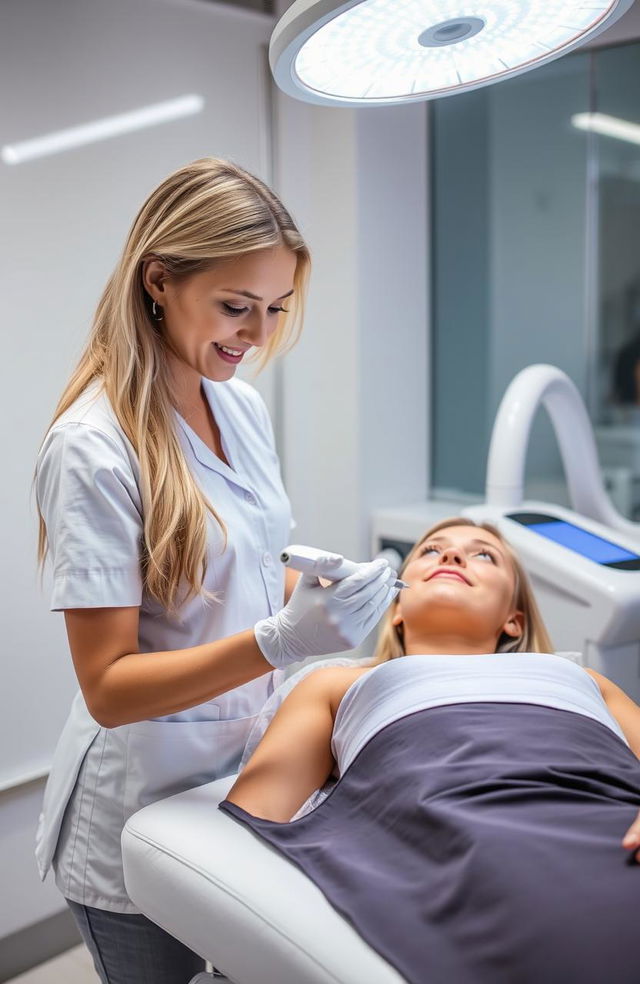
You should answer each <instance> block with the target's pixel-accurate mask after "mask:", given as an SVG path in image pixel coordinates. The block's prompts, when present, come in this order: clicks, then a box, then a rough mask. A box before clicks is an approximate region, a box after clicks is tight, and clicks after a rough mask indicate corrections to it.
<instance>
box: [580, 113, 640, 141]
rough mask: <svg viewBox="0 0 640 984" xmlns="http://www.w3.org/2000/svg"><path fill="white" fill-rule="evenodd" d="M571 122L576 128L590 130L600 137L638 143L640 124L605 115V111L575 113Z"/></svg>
mask: <svg viewBox="0 0 640 984" xmlns="http://www.w3.org/2000/svg"><path fill="white" fill-rule="evenodd" d="M571 122H572V124H573V125H574V126H575V127H576V128H577V129H578V130H591V131H592V132H593V133H598V134H599V135H600V136H601V137H614V138H615V139H616V140H626V141H627V142H628V143H634V144H640V124H638V123H631V122H630V121H629V120H621V119H618V117H617V116H607V114H606V113H576V114H575V115H574V116H572V117H571Z"/></svg>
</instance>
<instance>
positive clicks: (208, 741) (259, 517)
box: [36, 379, 294, 913]
mask: <svg viewBox="0 0 640 984" xmlns="http://www.w3.org/2000/svg"><path fill="white" fill-rule="evenodd" d="M202 382H203V389H204V392H205V394H206V397H207V399H208V400H209V403H210V405H211V408H212V411H213V415H214V417H215V420H216V422H217V424H218V426H219V428H220V436H221V441H222V447H223V450H224V453H225V455H226V457H227V460H228V461H229V465H230V467H229V466H228V465H227V464H225V463H224V462H223V461H222V460H221V459H220V458H218V457H217V456H216V455H215V454H214V453H213V452H212V451H211V450H210V449H209V448H208V447H207V445H206V444H205V443H204V442H203V441H202V440H201V439H200V438H199V437H198V436H197V434H196V433H195V432H194V431H193V430H192V429H191V428H190V427H189V426H188V424H187V423H186V422H185V421H184V420H183V419H182V417H180V415H179V414H177V413H175V419H176V422H177V425H178V426H177V427H176V432H177V435H178V439H179V441H180V444H181V446H182V448H183V450H184V454H185V456H186V460H187V463H188V466H189V468H190V469H191V471H192V473H193V474H194V476H195V478H196V481H197V482H198V483H199V484H200V486H201V488H202V490H203V491H204V493H205V495H206V496H207V497H208V499H209V501H210V502H211V503H212V505H213V507H214V509H215V510H216V512H217V513H218V514H219V515H220V516H221V518H222V519H223V521H224V523H225V525H226V527H227V535H228V542H227V546H226V549H225V550H224V551H223V549H222V548H223V535H222V532H221V530H220V527H219V525H218V524H217V523H216V522H215V520H214V519H213V517H211V516H208V531H209V540H208V548H207V551H208V557H207V559H208V568H207V574H206V577H205V581H204V586H205V588H207V589H208V590H209V591H215V592H218V593H219V598H220V601H219V602H218V603H217V602H207V601H205V600H203V599H202V597H201V596H198V597H196V598H192V599H191V600H190V601H189V602H188V603H187V604H186V605H185V606H183V607H182V609H181V611H180V619H179V620H176V619H170V618H169V617H168V616H167V614H166V612H165V610H164V609H163V608H162V606H160V605H159V604H158V603H157V602H156V601H155V600H154V599H152V598H150V597H149V595H148V594H147V592H146V591H145V590H144V589H143V585H142V580H141V572H140V563H139V544H140V540H141V535H142V528H143V527H142V504H141V496H140V484H139V474H140V472H139V464H138V459H137V456H136V454H135V452H134V450H133V447H132V446H131V444H130V442H129V441H128V439H127V438H126V436H125V434H124V432H123V430H122V428H121V427H120V425H119V423H118V421H117V419H116V416H115V414H114V412H113V409H112V407H111V405H110V403H109V401H108V399H107V397H106V395H105V393H104V392H101V391H100V387H99V384H98V383H97V382H94V383H92V384H91V386H90V387H88V389H87V390H86V391H85V393H83V394H82V395H81V396H80V397H79V398H78V400H76V402H75V403H74V405H73V406H72V407H70V408H69V409H68V410H67V411H66V412H65V413H64V414H63V415H62V416H61V417H60V418H59V419H58V420H57V421H56V422H55V425H54V426H53V427H52V428H51V430H50V431H49V433H48V434H47V437H46V439H45V441H44V444H43V446H42V448H41V451H40V454H39V456H38V464H37V483H36V488H37V497H38V503H39V506H40V508H41V510H42V513H43V516H44V519H45V522H46V525H47V533H48V537H49V544H50V550H51V557H52V563H53V581H54V584H53V597H52V600H51V610H52V611H61V610H63V609H65V608H95V607H121V606H140V627H139V648H140V652H143V653H144V652H159V651H166V650H175V649H186V648H189V647H191V646H198V645H201V644H203V643H208V642H214V641H215V640H217V639H223V638H225V637H226V636H230V635H233V634H234V633H237V632H242V631H243V630H245V629H248V628H252V627H253V625H254V624H255V623H256V621H258V620H259V619H261V618H265V617H267V616H268V615H272V614H274V613H275V612H277V611H278V610H279V609H280V608H281V607H282V605H283V603H284V568H283V566H282V565H281V564H280V563H279V562H278V555H279V553H280V551H281V550H282V548H283V547H284V546H285V545H286V543H287V542H288V540H289V533H290V530H291V527H292V526H293V525H294V524H293V522H292V520H291V506H290V503H289V500H288V498H287V495H286V493H285V490H284V487H283V485H282V479H281V476H280V466H279V462H278V456H277V453H276V450H275V444H274V437H273V430H272V427H271V422H270V420H269V414H268V411H267V409H266V406H265V404H264V402H263V400H262V398H261V397H260V395H259V394H258V392H257V391H256V390H255V389H254V388H253V387H251V386H249V385H248V384H247V383H245V382H243V381H241V380H238V379H231V380H229V381H227V382H211V381H210V380H207V379H203V381H202ZM272 692H273V674H272V673H267V674H265V675H264V676H261V677H259V678H258V679H256V680H252V681H251V682H249V683H247V684H245V685H244V686H241V687H238V688H237V689H235V690H232V691H230V692H229V693H226V694H222V695H220V696H219V697H216V698H215V699H214V700H211V701H207V702H205V703H203V704H199V705H197V706H196V707H192V708H190V709H189V710H186V711H181V712H180V713H177V714H169V715H167V716H165V717H159V718H153V719H151V720H148V721H140V722H137V723H135V724H127V725H122V726H120V727H116V728H111V729H109V728H103V727H101V726H100V725H99V724H98V723H97V722H96V721H94V719H93V718H92V717H91V715H90V714H89V712H88V710H87V707H86V705H85V702H84V700H83V697H82V694H81V693H80V692H78V694H77V695H76V697H75V699H74V701H73V704H72V707H71V712H70V715H69V718H68V720H67V723H66V725H65V727H64V730H63V732H62V735H61V737H60V740H59V742H58V745H57V748H56V752H55V756H54V761H53V766H52V770H51V774H50V776H49V780H48V782H47V787H46V790H45V796H44V803H43V810H42V813H41V815H40V820H39V824H38V832H37V838H36V841H37V843H36V858H37V861H38V869H39V872H40V877H41V878H42V879H44V878H45V876H46V874H47V871H48V870H49V868H50V866H51V865H52V864H53V867H54V870H55V874H56V884H57V886H58V888H59V889H60V891H61V892H62V893H63V895H65V896H66V897H67V898H69V899H72V900H73V901H75V902H79V903H81V904H84V905H90V906H95V907H97V908H100V909H109V910H111V911H113V912H128V913H136V912H138V911H139V910H138V909H137V908H136V907H135V906H134V905H133V903H132V902H131V901H130V900H129V898H128V896H127V893H126V890H125V885H124V880H123V874H122V859H121V851H120V835H121V832H122V828H123V826H124V823H125V821H126V820H127V819H128V817H129V816H130V815H131V814H132V813H134V812H135V811H136V810H139V809H140V808H141V807H143V806H146V805H147V804H148V803H152V802H154V801H155V800H159V799H162V798H164V797H166V796H170V795H172V794H173V793H176V792H181V791H183V790H184V789H188V788H190V787H193V786H197V785H200V784H201V783H205V782H210V781H211V780H213V779H217V778H220V777H222V776H225V775H230V774H232V773H233V772H234V771H236V770H237V768H238V765H239V762H240V758H241V755H242V751H243V748H244V744H245V741H246V739H247V736H248V734H249V732H250V730H251V727H252V725H253V723H254V721H255V719H256V716H257V714H258V712H259V710H260V708H261V707H262V705H263V704H264V702H265V700H266V699H267V698H268V697H269V696H270V694H271V693H272Z"/></svg>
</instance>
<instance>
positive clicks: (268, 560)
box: [262, 552, 271, 567]
mask: <svg viewBox="0 0 640 984" xmlns="http://www.w3.org/2000/svg"><path fill="white" fill-rule="evenodd" d="M262 563H263V565H264V566H265V567H270V566H271V554H270V553H266V552H265V553H263V555H262Z"/></svg>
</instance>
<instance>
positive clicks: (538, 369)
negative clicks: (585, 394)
mask: <svg viewBox="0 0 640 984" xmlns="http://www.w3.org/2000/svg"><path fill="white" fill-rule="evenodd" d="M541 404H544V406H545V408H546V410H547V412H548V414H549V417H550V418H551V423H552V424H553V429H554V432H555V435H556V438H557V441H558V445H559V447H560V455H561V458H562V463H563V466H564V471H565V475H566V479H567V485H568V488H569V498H570V500H571V505H572V508H573V509H574V510H575V511H576V512H577V513H580V514H581V515H583V516H587V517H589V518H591V519H595V520H596V521H597V522H600V523H603V524H605V525H606V526H609V527H612V528H614V529H618V530H623V531H625V532H626V533H630V534H631V535H633V536H635V537H637V536H638V535H639V534H640V527H639V526H638V524H637V523H632V522H631V521H630V520H628V519H625V517H624V516H622V515H621V514H620V513H619V512H617V510H616V509H615V508H614V507H613V505H612V503H611V500H610V499H609V497H608V496H607V493H606V491H605V488H604V484H603V481H602V474H601V472H600V465H599V462H598V453H597V450H596V443H595V438H594V436H593V429H592V427H591V421H590V420H589V415H588V413H587V410H586V407H585V405H584V403H583V400H582V397H581V396H580V393H579V392H578V390H577V388H576V386H575V385H574V383H573V382H572V381H571V380H570V379H569V377H568V376H567V375H566V374H565V373H564V372H562V371H561V370H560V369H558V368H556V366H549V365H542V364H541V365H533V366H528V367H527V368H526V369H523V370H522V372H519V373H518V375H517V376H516V377H515V378H514V379H513V381H512V382H511V384H510V385H509V387H508V388H507V391H506V393H505V395H504V396H503V398H502V402H501V404H500V407H499V409H498V413H497V416H496V420H495V423H494V425H493V433H492V435H491V445H490V448H489V460H488V463H487V488H486V497H487V503H489V504H490V505H494V506H502V507H507V508H509V507H518V506H521V505H522V499H523V489H524V469H525V461H526V456H527V450H528V446H529V435H530V433H531V425H532V423H533V419H534V417H535V415H536V412H537V410H538V407H539V406H540V405H541Z"/></svg>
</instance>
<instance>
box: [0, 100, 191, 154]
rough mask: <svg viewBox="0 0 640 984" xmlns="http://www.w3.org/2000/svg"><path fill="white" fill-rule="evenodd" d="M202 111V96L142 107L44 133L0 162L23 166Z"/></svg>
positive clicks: (11, 147)
mask: <svg viewBox="0 0 640 984" xmlns="http://www.w3.org/2000/svg"><path fill="white" fill-rule="evenodd" d="M203 107H204V99H203V98H202V96H199V95H195V94H191V95H188V96H179V97H178V98H177V99H168V100H166V101H165V102H161V103H153V104H152V105H151V106H143V107H142V108H141V109H134V110H131V112H129V113H120V114H119V115H118V116H105V117H103V118H102V119H99V120H94V121H93V122H92V123H83V124H81V125H80V126H71V127H69V128H68V129H66V130H56V131H55V133H45V134H44V135H43V136H41V137H33V138H32V139H31V140H23V141H21V142H20V143H15V144H5V146H4V147H3V148H2V149H1V150H0V158H2V160H3V161H4V163H5V164H22V163H23V162H24V161H30V160H33V159H34V158H36V157H48V156H49V154H59V153H61V152H62V151H63V150H71V148H73V147H81V146H83V144H89V143H95V142H96V140H107V139H108V138H109V137H116V136H119V135H120V134H121V133H131V132H132V131H133V130H142V129H144V128H145V127H148V126H157V125H158V124H159V123H168V122H169V121H170V120H177V119H180V118H181V117H183V116H192V115H193V114H194V113H199V112H201V110H202V109H203Z"/></svg>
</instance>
